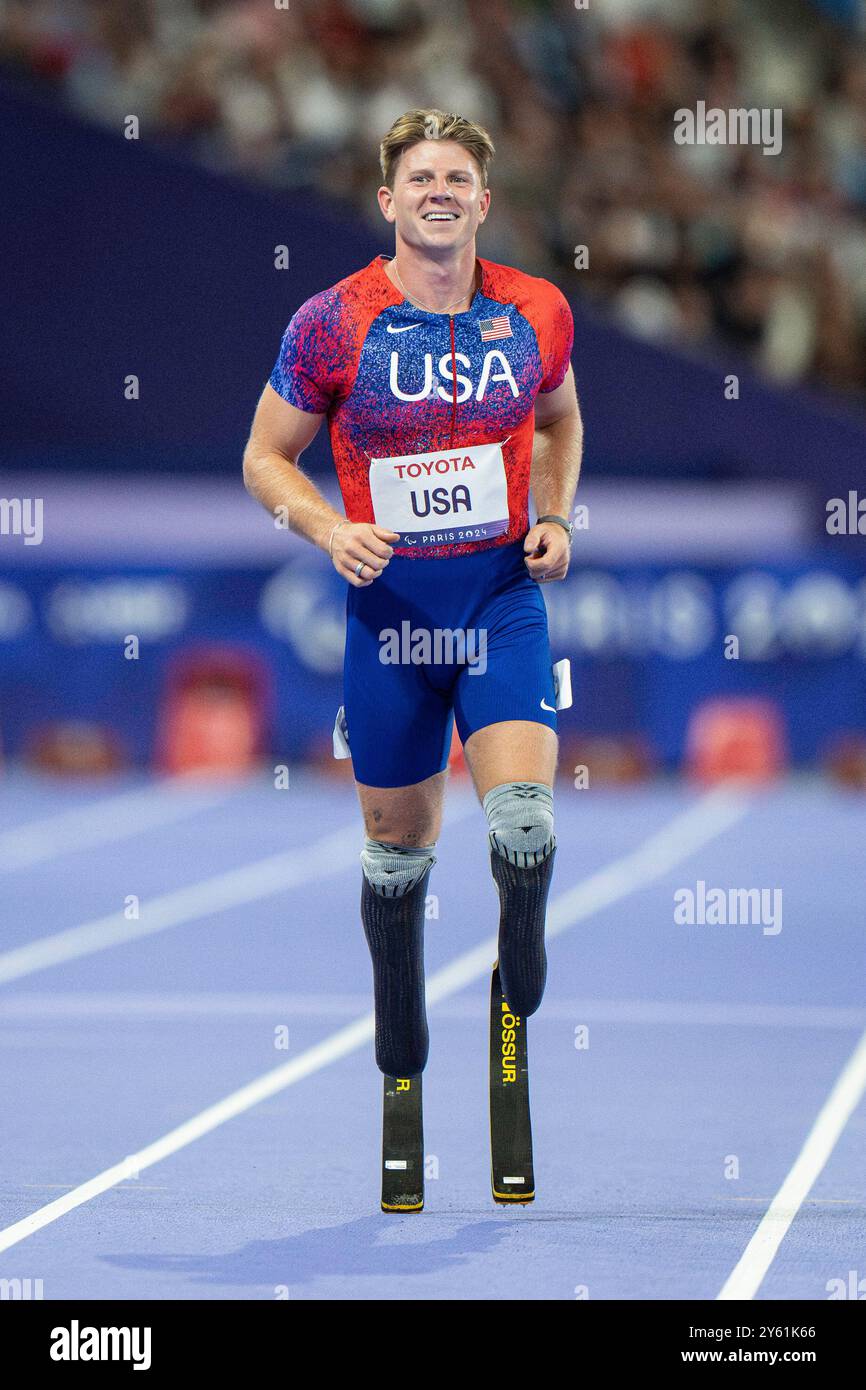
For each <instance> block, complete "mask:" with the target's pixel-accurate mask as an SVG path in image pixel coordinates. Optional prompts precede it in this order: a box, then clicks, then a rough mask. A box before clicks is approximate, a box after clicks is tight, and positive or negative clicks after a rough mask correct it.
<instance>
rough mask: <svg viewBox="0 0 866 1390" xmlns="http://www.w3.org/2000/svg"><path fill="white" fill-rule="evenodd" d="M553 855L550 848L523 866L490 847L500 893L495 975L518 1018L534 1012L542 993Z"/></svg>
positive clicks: (492, 865)
mask: <svg viewBox="0 0 866 1390" xmlns="http://www.w3.org/2000/svg"><path fill="white" fill-rule="evenodd" d="M555 854H556V849H555V848H554V849H552V850H551V851H550V854H549V855H548V856H547V858H546V859H544V860H542V862H541V863H540V864H533V865H531V866H530V867H529V868H526V869H521V868H518V866H517V865H516V864H512V863H510V862H509V860H507V859H504V858H503V856H502V855H501V854H500V853H499V852H498V851H497V850H495V849H494V850H491V851H490V867H491V869H492V871H493V881H494V883H495V884H496V887H497V890H498V892H499V978H500V981H501V983H502V993H503V994H504V996H505V998H506V1000H507V1002H508V1006H509V1008H510V1009H511V1011H512V1013H515V1014H517V1015H518V1016H519V1017H520V1018H528V1017H529V1016H530V1014H534V1013H535V1011H536V1009H537V1008H538V1006H539V1004H540V1003H541V998H542V995H543V994H544V982H545V980H546V978H547V955H546V953H545V950H544V916H545V910H546V908H547V893H548V889H549V888H550V879H551V876H552V873H553V859H554V855H555Z"/></svg>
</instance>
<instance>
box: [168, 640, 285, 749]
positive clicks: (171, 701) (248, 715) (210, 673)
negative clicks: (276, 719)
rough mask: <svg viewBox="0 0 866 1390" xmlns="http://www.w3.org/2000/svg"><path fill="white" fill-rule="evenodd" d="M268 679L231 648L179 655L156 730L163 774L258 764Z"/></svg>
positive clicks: (251, 661) (252, 661)
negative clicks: (157, 729)
mask: <svg viewBox="0 0 866 1390" xmlns="http://www.w3.org/2000/svg"><path fill="white" fill-rule="evenodd" d="M266 688H267V687H266V680H265V675H264V671H263V669H262V666H261V664H260V662H259V661H258V659H257V658H256V657H254V656H252V655H250V654H249V653H247V652H244V651H241V650H238V649H236V648H230V647H205V648H199V649H198V650H196V651H195V652H192V653H186V654H184V655H183V656H182V657H180V658H179V659H178V660H177V661H176V662H175V665H174V667H173V669H172V671H171V672H170V675H169V681H168V687H167V690H166V696H165V699H164V703H163V708H162V712H161V717H160V726H159V731H158V734H157V762H158V764H159V766H160V768H161V769H162V771H164V772H168V773H173V774H179V773H198V774H210V775H228V776H236V775H238V774H239V773H244V772H249V771H250V770H252V769H253V768H254V767H255V766H256V764H257V763H258V761H259V759H260V757H261V754H262V751H263V743H264V734H265V704H266Z"/></svg>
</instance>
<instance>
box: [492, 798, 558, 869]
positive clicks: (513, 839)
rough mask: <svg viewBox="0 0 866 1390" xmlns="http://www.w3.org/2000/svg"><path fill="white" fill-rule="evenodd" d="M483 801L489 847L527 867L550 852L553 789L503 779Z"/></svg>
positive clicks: (554, 841) (542, 859) (552, 848)
mask: <svg viewBox="0 0 866 1390" xmlns="http://www.w3.org/2000/svg"><path fill="white" fill-rule="evenodd" d="M482 804H483V806H484V814H485V815H486V817H487V823H488V825H489V827H490V831H489V839H490V847H491V849H493V850H495V851H496V852H497V853H498V854H500V855H501V856H502V858H503V859H507V860H508V862H509V863H510V864H514V865H516V866H517V867H518V868H521V869H525V868H530V867H532V866H534V865H536V864H542V863H543V862H544V860H545V859H547V858H549V856H550V855H551V854H552V853H553V850H554V848H555V847H556V837H555V836H554V833H553V792H552V790H551V788H550V787H548V786H547V785H546V784H545V783H544V782H503V783H501V785H500V786H498V787H492V788H491V790H490V791H489V792H488V793H487V795H486V796H485V798H484V801H483V803H482Z"/></svg>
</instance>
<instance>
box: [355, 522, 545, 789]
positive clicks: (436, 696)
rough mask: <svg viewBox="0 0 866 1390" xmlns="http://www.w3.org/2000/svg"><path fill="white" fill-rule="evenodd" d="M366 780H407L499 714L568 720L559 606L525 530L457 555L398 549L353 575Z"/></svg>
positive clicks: (437, 767) (378, 783) (360, 745)
mask: <svg viewBox="0 0 866 1390" xmlns="http://www.w3.org/2000/svg"><path fill="white" fill-rule="evenodd" d="M343 686H344V707H345V713H346V729H347V734H348V742H349V748H350V750H351V754H352V764H353V768H354V773H355V777H356V779H357V781H359V782H362V783H364V784H365V785H367V786H371V787H407V786H411V785H413V784H414V783H416V782H422V781H424V779H425V778H427V777H432V776H433V775H434V773H437V772H441V771H442V770H443V768H444V767H445V766H446V765H447V762H448V755H449V752H450V749H451V733H452V725H453V722H454V720H455V719H456V721H457V731H458V733H459V735H460V738H461V739H462V741H463V742H464V743H465V742H466V740H467V739H468V738H469V736H470V734H473V733H475V732H476V730H478V729H483V728H485V727H486V726H487V725H488V724H498V723H500V722H501V721H503V720H509V719H522V720H529V721H530V722H532V723H534V724H545V725H547V727H548V728H550V729H553V730H555V729H556V708H555V694H554V679H553V671H552V667H551V659H550V643H549V639H548V633H547V610H546V608H545V606H544V599H543V597H542V594H541V591H540V588H539V585H538V583H537V582H536V580H534V579H532V578H531V576H530V574H529V572H528V570H527V568H526V565H525V564H524V558H523V541H522V540H521V541H519V542H516V543H515V544H512V545H505V546H497V547H495V548H492V549H489V550H480V551H474V552H473V553H471V554H469V555H457V556H448V557H447V558H434V559H422V558H418V559H413V558H409V557H406V556H400V555H394V556H393V557H392V559H391V561H390V563H389V564H388V566H387V567H386V569H385V570H384V572H383V573H382V574H381V575H380V576H379V578H378V579H377V580H375V582H374V583H373V584H371V585H369V586H368V587H367V588H364V589H356V588H354V587H353V586H351V585H350V586H349V589H348V595H347V602H346V655H345V661H344V667H343Z"/></svg>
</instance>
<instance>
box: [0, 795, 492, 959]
mask: <svg viewBox="0 0 866 1390" xmlns="http://www.w3.org/2000/svg"><path fill="white" fill-rule="evenodd" d="M475 809H476V803H475V802H474V801H472V800H469V799H468V798H467V799H466V800H464V801H459V802H454V803H453V804H452V807H451V810H450V813H448V814H446V816H445V824H446V825H452V824H454V822H455V821H459V820H464V819H465V818H466V817H467V816H469V815H470V814H471V813H472V812H473V811H474V810H475ZM360 852H361V832H360V830H359V827H358V825H357V824H356V823H353V824H352V825H350V826H344V827H343V829H342V830H336V831H333V832H332V833H331V834H330V835H323V836H322V837H321V838H320V839H318V840H315V841H314V842H313V844H312V845H302V846H301V847H300V848H299V849H293V850H285V851H283V852H282V853H280V854H272V855H268V857H267V858H265V859H257V860H256V861H255V862H254V863H252V864H244V865H242V866H241V867H240V868H238V869H229V870H227V871H226V872H225V873H222V874H215V875H214V876H213V877H212V878H206V879H203V880H202V881H201V882H200V883H190V884H188V885H187V886H186V887H185V888H176V889H174V890H172V891H171V892H170V893H161V894H160V895H159V896H158V897H155V898H150V899H147V900H146V901H145V902H143V903H142V904H141V905H140V907H139V914H140V915H139V917H138V918H137V919H133V920H131V921H130V920H128V919H127V918H126V917H125V916H124V914H123V912H122V911H120V912H111V913H109V914H108V915H107V916H105V917H98V918H96V920H95V921H92V922H85V923H83V925H82V926H79V927H69V928H67V930H66V931H60V932H55V933H54V934H53V935H51V936H43V937H40V938H39V939H38V940H37V941H31V942H28V943H27V945H25V946H16V947H15V948H13V949H12V950H11V951H4V952H3V954H2V955H0V985H4V984H9V982H10V981H11V980H20V979H21V978H22V976H24V975H32V974H35V972H36V971H39V970H48V969H49V968H50V967H51V966H55V965H62V964H64V963H65V962H66V961H70V960H78V959H80V957H81V956H89V955H92V954H93V952H95V951H104V950H106V949H107V948H108V947H109V946H119V945H123V944H125V943H127V942H130V941H137V940H140V939H141V938H142V937H145V936H151V935H153V933H154V932H161V931H166V930H167V929H168V928H169V927H177V926H181V925H182V924H183V923H186V922H195V921H197V920H199V919H201V918H202V917H209V916H212V915H213V914H214V913H217V912H224V911H226V910H227V909H228V908H232V907H240V906H242V905H244V904H246V903H253V902H260V901H261V899H262V898H268V897H271V896H273V894H275V893H280V892H283V891H284V890H285V889H287V888H295V887H297V885H298V884H301V883H309V882H311V881H314V880H321V879H323V878H330V877H332V876H334V875H336V874H341V873H344V872H345V871H346V870H347V869H348V868H350V867H351V865H352V863H353V862H355V863H356V862H357V860H358V856H359V854H360Z"/></svg>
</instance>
